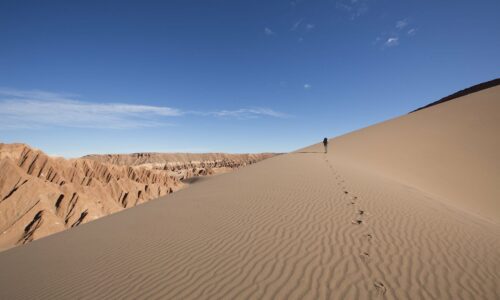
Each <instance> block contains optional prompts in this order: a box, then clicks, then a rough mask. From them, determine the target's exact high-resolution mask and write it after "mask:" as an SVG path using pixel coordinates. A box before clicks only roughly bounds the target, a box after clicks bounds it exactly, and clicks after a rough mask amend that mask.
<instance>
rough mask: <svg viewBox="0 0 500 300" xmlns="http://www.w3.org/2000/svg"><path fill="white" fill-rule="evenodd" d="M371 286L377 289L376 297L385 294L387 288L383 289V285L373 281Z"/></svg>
mask: <svg viewBox="0 0 500 300" xmlns="http://www.w3.org/2000/svg"><path fill="white" fill-rule="evenodd" d="M373 286H374V287H375V289H377V295H385V293H386V292H387V288H386V287H385V285H384V284H383V283H382V282H380V281H378V280H375V281H374V282H373Z"/></svg>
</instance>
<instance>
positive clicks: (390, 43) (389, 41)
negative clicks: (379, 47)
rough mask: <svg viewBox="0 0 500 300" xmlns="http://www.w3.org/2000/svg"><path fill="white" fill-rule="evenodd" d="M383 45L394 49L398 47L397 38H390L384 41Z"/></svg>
mask: <svg viewBox="0 0 500 300" xmlns="http://www.w3.org/2000/svg"><path fill="white" fill-rule="evenodd" d="M384 45H385V46H386V47H394V46H397V45H399V38H398V37H390V38H388V39H387V41H385V43H384Z"/></svg>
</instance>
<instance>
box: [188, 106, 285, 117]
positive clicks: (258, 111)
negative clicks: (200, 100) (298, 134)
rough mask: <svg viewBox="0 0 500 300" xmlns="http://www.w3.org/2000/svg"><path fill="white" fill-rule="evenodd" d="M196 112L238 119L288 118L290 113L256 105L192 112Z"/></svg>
mask: <svg viewBox="0 0 500 300" xmlns="http://www.w3.org/2000/svg"><path fill="white" fill-rule="evenodd" d="M191 113H194V114H202V115H209V116H215V117H222V118H225V117H233V118H238V119H255V118H259V117H261V116H267V117H275V118H286V117H289V115H287V114H284V113H281V112H277V111H275V110H272V109H270V108H264V107H255V108H240V109H236V110H219V111H212V112H191Z"/></svg>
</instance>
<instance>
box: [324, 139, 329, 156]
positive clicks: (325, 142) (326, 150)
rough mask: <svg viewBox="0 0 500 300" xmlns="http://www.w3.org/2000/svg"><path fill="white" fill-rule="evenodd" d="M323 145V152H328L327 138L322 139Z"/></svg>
mask: <svg viewBox="0 0 500 300" xmlns="http://www.w3.org/2000/svg"><path fill="white" fill-rule="evenodd" d="M323 146H325V153H327V152H328V139H327V138H324V139H323Z"/></svg>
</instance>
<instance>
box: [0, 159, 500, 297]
mask: <svg viewBox="0 0 500 300" xmlns="http://www.w3.org/2000/svg"><path fill="white" fill-rule="evenodd" d="M498 233H499V230H498V227H495V226H494V225H491V224H486V223H482V222H480V221H478V220H475V219H472V218H469V217H468V216H467V217H464V216H463V215H461V214H459V213H457V212H455V211H453V210H451V209H449V208H445V207H443V206H442V205H440V204H437V203H436V202H435V201H433V200H432V199H430V198H429V196H428V195H426V194H424V193H423V192H420V191H416V190H413V189H411V188H409V187H406V186H403V185H401V184H398V183H395V182H392V181H389V180H386V179H383V178H378V177H376V176H374V175H371V174H369V173H367V172H364V171H363V170H359V169H355V168H353V167H351V166H350V165H349V164H348V163H346V162H341V161H336V160H335V157H333V156H331V155H330V154H329V155H325V154H323V153H316V152H314V151H311V152H306V153H291V154H289V155H284V156H279V157H275V158H272V159H269V160H266V161H263V162H261V163H258V164H256V165H253V166H250V167H247V168H245V169H242V170H241V171H238V172H236V173H232V174H226V175H222V176H218V177H214V178H213V179H210V180H207V181H205V182H201V183H199V184H197V185H194V186H192V187H191V188H189V189H187V190H183V191H180V192H178V193H176V194H174V195H172V196H169V197H168V198H166V199H159V200H155V201H152V202H150V203H149V204H146V205H142V206H140V207H137V208H134V209H131V210H127V211H124V212H122V213H118V214H115V215H112V216H110V217H106V218H103V219H100V220H97V221H95V222H92V223H89V224H86V225H84V226H81V227H79V228H75V229H72V230H70V231H68V232H65V233H62V234H57V235H54V236H51V237H48V238H46V239H42V240H40V241H36V242H33V243H32V244H30V245H29V246H24V247H20V248H16V249H13V250H11V251H6V252H3V253H0V265H1V266H2V270H1V271H0V298H1V299H34V298H36V299H70V298H83V299H123V298H130V299H377V298H378V299H500V285H499V284H498V283H499V282H500V278H499V275H498V274H500V263H499V260H500V250H499V249H500V239H499V234H498Z"/></svg>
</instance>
